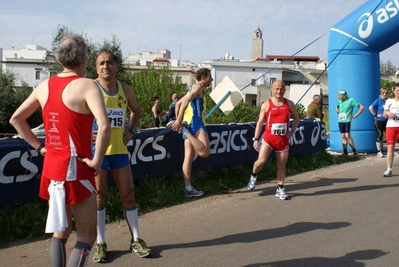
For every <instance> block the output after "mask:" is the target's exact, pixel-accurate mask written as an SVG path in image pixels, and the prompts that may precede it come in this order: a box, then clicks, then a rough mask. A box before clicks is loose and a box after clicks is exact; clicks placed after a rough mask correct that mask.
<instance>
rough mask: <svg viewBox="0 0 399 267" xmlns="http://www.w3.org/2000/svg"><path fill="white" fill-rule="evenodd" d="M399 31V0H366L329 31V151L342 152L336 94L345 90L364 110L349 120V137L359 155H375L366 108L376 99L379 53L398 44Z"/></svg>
mask: <svg viewBox="0 0 399 267" xmlns="http://www.w3.org/2000/svg"><path fill="white" fill-rule="evenodd" d="M398 29H399V0H392V1H387V0H369V1H367V2H366V3H364V4H363V5H362V6H360V7H359V8H358V9H356V10H355V11H353V12H352V13H351V14H349V15H348V16H347V17H345V18H344V19H342V20H341V21H340V22H338V23H337V24H336V25H335V26H334V27H333V28H332V29H331V30H330V38H329V44H328V62H329V64H330V66H329V67H328V90H329V97H328V105H329V116H330V121H329V124H330V146H331V150H332V151H338V152H342V141H341V134H340V132H339V128H338V115H337V113H336V111H335V107H336V105H337V102H338V91H339V90H346V91H347V92H348V96H349V97H353V98H354V99H356V100H357V101H358V102H359V103H361V104H362V105H363V106H364V108H365V111H364V112H363V113H362V114H361V115H360V116H359V117H358V118H357V119H354V120H352V125H351V136H352V138H353V139H354V142H355V145H356V149H357V150H358V151H359V152H375V151H376V146H375V142H376V133H375V130H374V125H373V117H372V115H371V113H370V112H369V111H368V107H369V106H370V104H371V103H372V102H373V101H374V99H376V98H377V97H378V95H379V89H380V55H379V53H380V52H381V51H384V50H385V49H387V48H389V47H390V46H392V45H394V44H396V43H397V42H398V41H399V34H398ZM354 112H356V108H355V110H354ZM348 149H349V151H350V148H348Z"/></svg>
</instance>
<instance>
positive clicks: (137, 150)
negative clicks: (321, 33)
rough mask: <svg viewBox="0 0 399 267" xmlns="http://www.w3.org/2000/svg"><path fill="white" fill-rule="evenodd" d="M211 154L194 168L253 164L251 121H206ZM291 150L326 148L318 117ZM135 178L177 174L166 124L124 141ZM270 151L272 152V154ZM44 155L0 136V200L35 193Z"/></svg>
mask: <svg viewBox="0 0 399 267" xmlns="http://www.w3.org/2000/svg"><path fill="white" fill-rule="evenodd" d="M207 129H208V134H209V140H210V155H209V157H208V158H205V159H203V158H200V157H196V158H195V159H194V162H193V171H196V170H204V169H210V168H219V167H226V166H234V165H239V164H248V163H253V162H254V161H255V160H256V159H257V152H256V151H255V150H254V149H253V147H252V137H253V136H254V132H255V123H246V124H232V125H208V126H207ZM290 144H291V148H290V155H302V154H307V153H313V152H317V151H320V150H323V149H326V147H327V146H326V130H325V125H324V123H322V122H318V121H315V120H311V119H309V120H304V121H301V122H300V123H299V126H298V129H297V130H296V133H295V134H294V135H293V137H291V139H290ZM128 150H129V158H130V163H131V167H132V172H133V177H134V179H146V178H154V177H159V176H164V175H170V174H174V173H181V165H182V162H183V154H184V147H183V140H182V138H181V136H180V135H179V134H177V133H176V132H173V131H172V130H170V129H166V128H159V129H146V130H142V131H140V132H139V133H138V134H137V135H135V137H134V139H132V140H131V141H130V142H129V144H128ZM272 156H273V155H272ZM42 167H43V157H42V156H40V155H38V153H37V151H36V150H35V149H33V148H32V147H30V146H29V145H28V144H27V143H26V142H25V141H24V140H21V139H3V140H0V205H7V204H12V203H18V202H21V201H27V200H32V199H36V198H38V192H39V184H40V174H41V170H42Z"/></svg>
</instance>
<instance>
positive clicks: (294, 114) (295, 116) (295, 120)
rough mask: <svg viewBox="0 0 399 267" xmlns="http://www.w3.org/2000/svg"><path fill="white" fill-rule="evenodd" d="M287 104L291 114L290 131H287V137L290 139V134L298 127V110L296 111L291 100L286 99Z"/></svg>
mask: <svg viewBox="0 0 399 267" xmlns="http://www.w3.org/2000/svg"><path fill="white" fill-rule="evenodd" d="M288 105H289V106H290V109H291V114H292V117H293V121H292V127H291V131H289V132H288V133H287V138H288V139H290V138H291V136H293V135H294V133H295V131H296V128H298V125H299V115H298V112H297V111H296V108H295V104H294V102H292V101H291V100H288Z"/></svg>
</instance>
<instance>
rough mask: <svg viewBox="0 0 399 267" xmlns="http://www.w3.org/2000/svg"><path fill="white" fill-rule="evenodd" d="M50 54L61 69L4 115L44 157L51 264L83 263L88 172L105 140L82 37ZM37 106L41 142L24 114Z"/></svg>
mask: <svg viewBox="0 0 399 267" xmlns="http://www.w3.org/2000/svg"><path fill="white" fill-rule="evenodd" d="M54 55H55V57H56V59H57V61H59V62H60V63H61V65H62V66H63V71H62V72H61V73H59V74H57V75H55V76H52V77H51V78H49V79H47V80H45V81H43V82H41V83H40V84H39V85H38V86H37V87H36V89H35V90H33V91H32V93H31V94H30V96H29V97H28V98H27V99H26V100H25V101H24V102H23V103H22V104H21V106H20V107H19V108H18V109H17V110H16V111H15V113H14V114H13V115H12V117H11V119H10V123H11V124H12V125H13V126H14V127H15V129H17V131H18V133H19V134H20V135H21V136H22V138H23V139H24V140H25V141H26V142H28V143H29V144H30V145H31V146H32V147H34V148H36V150H37V152H38V153H39V154H41V155H42V156H44V163H43V170H42V176H41V180H40V192H39V196H40V197H41V198H44V199H46V200H48V201H49V212H48V216H47V224H46V233H54V234H53V238H52V239H51V243H50V255H51V264H52V266H74V267H77V266H86V265H87V262H88V258H89V254H90V250H91V248H92V245H93V243H94V241H95V239H96V223H97V216H96V190H95V181H94V175H95V174H96V173H97V172H98V171H100V166H101V163H102V161H103V156H104V152H105V149H106V148H107V145H108V142H109V139H110V129H111V128H110V123H109V122H108V117H107V112H106V109H105V105H104V101H103V97H102V95H101V91H100V90H99V88H98V86H97V85H96V84H95V82H94V81H93V80H92V79H86V78H83V77H82V75H83V72H84V71H85V69H86V66H87V61H88V54H87V46H86V44H85V42H84V40H83V38H82V37H80V36H79V35H75V34H69V35H66V36H64V37H63V39H62V40H61V41H60V43H59V45H58V47H57V49H56V50H55V52H54ZM39 107H42V109H43V110H42V116H43V122H44V128H45V132H46V136H50V137H49V138H46V141H45V144H43V143H41V141H40V140H39V139H38V138H37V137H36V136H35V135H34V134H33V133H32V131H31V130H30V128H29V125H28V123H27V122H26V119H27V118H28V117H29V116H30V115H32V114H33V112H34V111H35V110H36V109H38V108H39ZM94 118H96V120H97V122H98V134H97V140H96V146H97V149H96V151H95V154H94V156H93V158H92V150H91V146H92V125H93V119H94ZM72 216H73V217H74V222H75V225H76V235H77V240H76V243H75V245H74V247H73V249H72V251H71V253H70V255H69V258H68V264H67V257H66V252H67V251H68V252H69V251H70V249H69V247H68V248H67V246H66V242H67V239H68V237H69V235H70V233H71V231H72Z"/></svg>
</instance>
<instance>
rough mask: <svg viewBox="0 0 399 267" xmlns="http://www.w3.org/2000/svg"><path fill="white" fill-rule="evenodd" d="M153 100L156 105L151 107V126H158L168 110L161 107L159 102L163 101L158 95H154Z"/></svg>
mask: <svg viewBox="0 0 399 267" xmlns="http://www.w3.org/2000/svg"><path fill="white" fill-rule="evenodd" d="M152 101H154V105H153V106H152V109H151V115H152V120H151V127H153V128H158V127H159V124H160V122H161V120H160V119H161V118H162V116H164V115H165V114H166V113H167V111H166V110H162V111H161V109H160V108H159V103H160V102H161V99H160V98H159V97H158V96H154V97H153V98H152Z"/></svg>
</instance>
